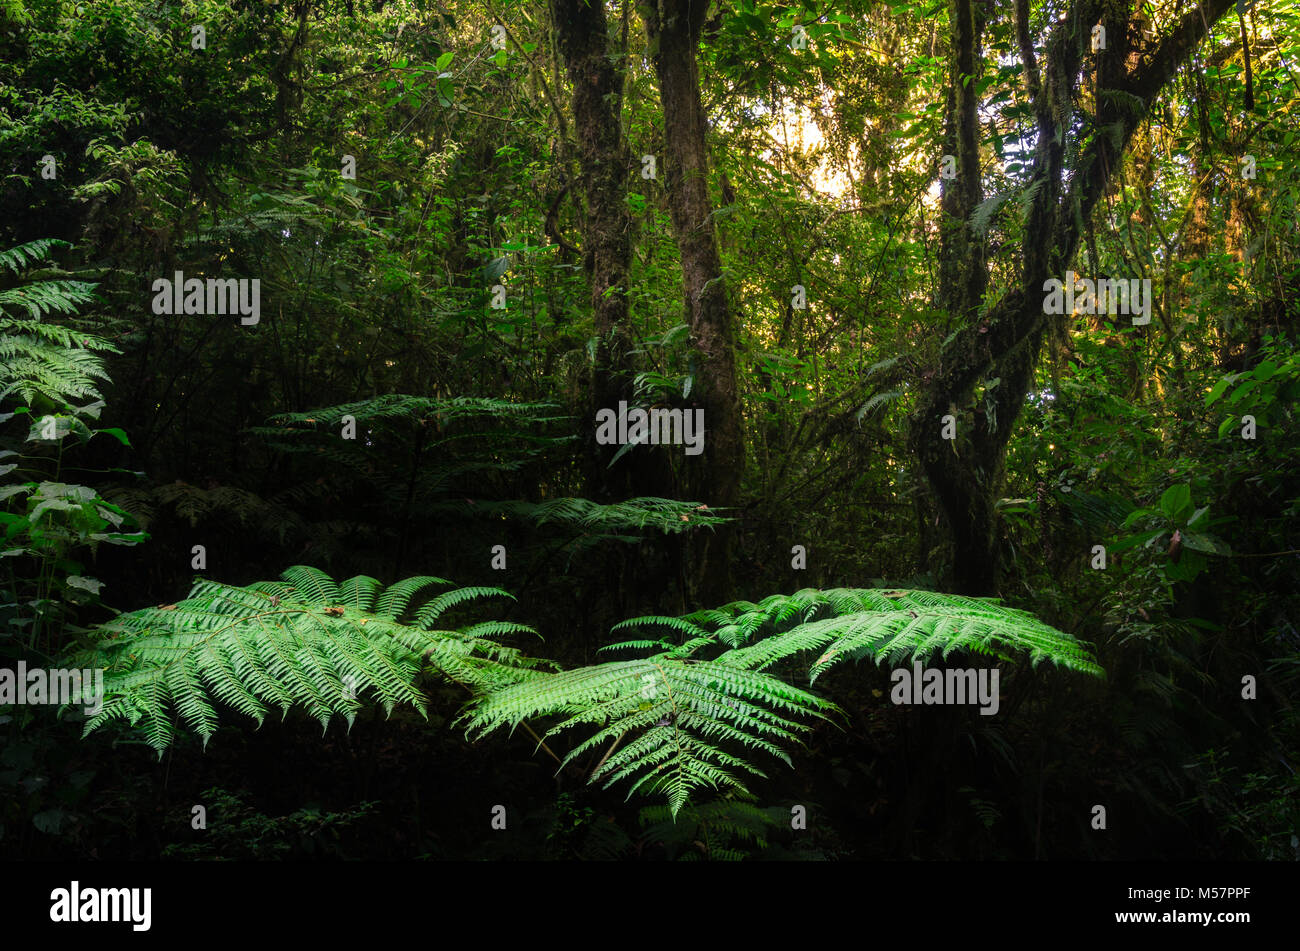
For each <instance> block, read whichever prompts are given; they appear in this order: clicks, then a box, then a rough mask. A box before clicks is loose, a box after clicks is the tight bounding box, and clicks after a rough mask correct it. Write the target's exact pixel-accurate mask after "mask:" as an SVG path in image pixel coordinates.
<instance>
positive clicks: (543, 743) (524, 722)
mask: <svg viewBox="0 0 1300 951" xmlns="http://www.w3.org/2000/svg"><path fill="white" fill-rule="evenodd" d="M519 724H520V725H521V726H522V727H523V728H524V729H525V730H527V731H528V735H529V736H531V737H532V738H533V739H534V740H536V741H537V745H538V746H540V747H541V748H542V749H544V750H546V752H547V753H550V754H551V759H553V760H555V762H557V763H559V764H560V765H561V766H563V765H564V760H562V759H560V758H559V757H558V756H556V755H555V752H554V751H553V750H552V749H551V748H550V747H549V746H547V745H546V741H545V740H543V739H542V738H541V737H540V736H538V735H537V734H536V733H535V732H534V731H533V728H532V727H531V726H529V725H528V721H527V720H520V721H519Z"/></svg>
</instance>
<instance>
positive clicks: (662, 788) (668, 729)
mask: <svg viewBox="0 0 1300 951" xmlns="http://www.w3.org/2000/svg"><path fill="white" fill-rule="evenodd" d="M838 712H840V711H839V710H838V708H837V707H836V706H835V705H834V704H832V703H830V702H829V701H826V700H823V699H821V698H820V697H817V696H815V695H814V694H811V693H808V692H807V691H805V690H801V689H799V688H798V687H793V686H790V685H789V684H787V683H785V682H784V681H782V680H779V679H777V678H776V677H772V676H770V675H768V674H764V673H761V672H758V671H751V670H742V669H740V668H737V667H734V666H730V665H726V664H720V663H716V662H712V661H699V660H691V659H684V658H676V657H668V656H657V657H653V658H648V659H644V660H633V661H623V662H617V663H608V664H597V665H595V666H592V667H582V668H578V669H576V670H568V671H564V672H562V673H556V674H544V675H539V676H537V677H535V678H533V679H531V680H529V681H526V682H523V683H518V684H515V685H511V686H507V687H504V688H501V689H499V690H495V691H493V692H491V693H488V694H487V695H486V696H482V697H479V698H477V699H476V701H475V702H474V704H473V706H472V707H471V708H470V710H469V711H468V712H467V713H466V715H465V717H464V718H463V720H464V721H465V724H466V733H467V736H470V737H477V736H482V735H484V734H486V733H489V732H491V731H493V730H496V729H498V728H500V727H509V728H510V729H511V730H513V729H514V728H515V727H516V726H518V725H519V724H520V723H522V722H523V721H525V720H527V719H531V718H534V717H550V716H556V717H559V718H560V719H559V722H557V723H556V724H555V725H554V726H552V727H551V728H550V729H549V730H548V731H547V732H546V734H545V737H543V739H545V738H546V737H550V736H554V735H556V734H558V733H561V732H564V731H568V730H581V731H582V733H583V734H584V736H583V738H582V739H581V740H580V741H579V742H578V743H577V745H575V746H574V747H573V748H572V749H571V750H570V751H569V753H568V755H567V756H566V757H565V758H564V760H563V765H564V766H568V765H569V764H571V763H573V762H574V761H575V760H577V759H578V758H579V757H586V756H591V757H594V758H595V760H596V765H595V767H594V768H593V769H592V772H591V775H590V777H589V779H590V781H592V782H596V781H601V780H603V781H604V784H605V787H606V788H608V787H609V786H612V785H614V784H615V783H618V782H620V781H626V782H627V784H628V796H629V797H631V795H632V794H633V793H635V792H638V791H641V792H645V793H652V794H659V795H663V796H664V797H666V799H667V801H668V806H669V808H670V809H671V811H672V813H673V814H674V815H676V814H677V812H678V811H680V810H681V809H682V807H683V806H684V805H685V804H686V803H687V801H688V799H689V797H690V795H691V794H692V793H693V792H694V791H695V790H697V789H699V788H701V787H709V788H711V789H714V790H722V789H724V788H726V789H731V790H736V791H739V792H746V791H747V790H746V788H745V785H744V777H745V776H746V774H748V775H754V776H763V775H764V774H763V772H762V771H761V770H760V769H759V768H758V767H757V766H755V765H754V764H753V763H752V762H750V759H751V758H752V756H753V754H756V753H762V754H767V755H770V756H774V757H776V758H778V759H781V760H783V761H784V762H786V763H787V764H788V763H789V762H790V759H789V756H788V755H787V753H786V752H785V747H787V746H789V745H792V744H794V743H797V742H798V739H799V736H800V734H802V733H804V732H806V731H807V730H808V729H810V727H811V721H815V720H817V719H827V718H828V716H829V715H830V714H832V713H838ZM562 768H563V767H562Z"/></svg>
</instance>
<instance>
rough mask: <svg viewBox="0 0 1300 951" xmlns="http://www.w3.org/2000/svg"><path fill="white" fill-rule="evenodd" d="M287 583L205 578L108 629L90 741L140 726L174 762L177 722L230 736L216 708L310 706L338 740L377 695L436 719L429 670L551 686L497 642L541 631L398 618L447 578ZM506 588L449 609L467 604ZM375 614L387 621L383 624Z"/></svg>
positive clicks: (309, 573)
mask: <svg viewBox="0 0 1300 951" xmlns="http://www.w3.org/2000/svg"><path fill="white" fill-rule="evenodd" d="M281 579H282V580H281V581H271V582H259V583H257V584H254V585H250V586H248V587H242V588H241V587H236V586H233V585H226V584H221V583H219V582H215V581H208V580H199V581H197V582H195V584H194V587H193V589H192V590H191V592H190V596H189V597H188V598H187V599H185V600H184V601H180V602H178V603H176V604H174V605H161V606H159V607H156V608H146V609H144V610H140V611H134V612H131V613H129V614H123V615H121V616H119V617H118V618H116V619H115V620H113V621H112V622H110V623H107V624H104V625H101V626H100V628H99V629H98V631H99V633H101V634H104V635H107V637H106V639H105V640H103V641H102V642H101V643H99V644H98V645H97V646H96V647H95V648H94V649H93V650H92V651H91V652H89V653H88V654H86V655H84V656H83V657H82V658H80V661H81V663H82V664H83V665H84V666H88V667H102V668H104V670H105V679H104V690H105V696H104V699H103V705H102V708H101V710H100V712H99V713H98V714H96V715H95V716H93V717H92V718H91V719H90V720H89V721H88V722H87V724H86V728H85V733H86V734H89V733H91V732H92V731H94V730H96V729H98V728H99V727H101V726H102V725H103V724H105V723H107V722H110V721H113V720H125V721H127V722H129V723H131V724H140V725H142V726H143V728H144V730H145V734H146V736H147V737H148V740H149V742H150V743H151V744H152V745H153V746H154V747H155V748H156V749H158V750H159V752H160V754H161V752H162V751H163V750H164V749H165V748H166V746H167V745H168V744H169V743H171V742H172V740H173V738H174V735H175V728H174V725H173V724H174V722H175V721H176V720H179V721H182V722H184V723H185V725H186V726H187V727H189V728H190V729H192V730H194V731H195V732H196V733H198V734H199V735H200V736H201V737H202V738H203V740H204V743H205V744H206V743H207V740H208V739H209V737H211V735H212V734H213V732H214V731H215V730H216V726H217V713H216V708H215V706H214V701H219V702H221V703H224V704H226V705H228V706H230V707H232V708H234V709H235V710H237V711H239V712H240V713H243V714H245V715H247V716H249V717H251V718H252V719H254V720H256V721H257V722H258V723H259V724H260V723H261V722H262V720H263V719H264V717H265V715H266V713H267V710H268V709H269V708H270V707H279V708H280V709H281V710H282V711H284V712H285V713H287V712H288V711H289V709H290V708H291V707H295V706H297V707H301V708H303V709H305V710H306V711H307V712H308V713H310V714H311V715H312V716H313V717H315V718H316V719H317V720H318V721H319V722H320V723H321V725H322V728H328V725H329V721H330V719H331V718H332V717H333V716H335V715H341V716H343V717H344V719H346V720H347V721H348V723H349V724H350V723H351V722H352V720H353V718H354V717H355V715H356V712H357V711H358V710H359V709H360V708H361V699H360V698H361V696H362V695H363V694H364V693H366V692H369V693H371V694H373V695H374V697H375V698H376V699H377V700H378V701H379V702H380V704H381V705H382V706H383V707H384V709H385V710H386V711H387V712H388V713H389V714H391V713H392V711H393V710H394V708H395V707H396V706H397V705H398V704H409V705H410V706H413V707H415V708H416V709H417V710H419V711H420V712H421V714H423V713H424V710H425V699H424V696H423V694H422V693H421V692H420V690H419V689H418V688H417V687H416V681H417V679H418V677H419V675H420V674H421V672H422V671H425V670H428V671H431V672H433V673H435V674H437V675H439V676H441V677H444V678H446V679H448V680H454V681H456V682H459V683H462V684H465V685H466V686H468V687H470V688H471V689H479V690H488V689H493V688H495V687H500V686H502V685H510V684H517V683H521V682H526V681H527V680H529V679H531V678H533V677H537V676H541V672H540V671H538V670H537V669H536V668H537V667H538V666H539V665H541V664H542V663H544V662H542V661H537V660H533V659H531V658H527V657H524V656H523V655H521V654H520V653H519V651H518V650H516V649H514V648H510V647H505V646H503V645H501V644H498V643H496V642H495V641H494V640H493V639H492V638H494V637H498V636H501V635H503V634H510V633H531V632H532V629H531V628H529V627H527V626H526V625H522V624H514V623H510V622H492V621H488V622H480V623H479V624H476V625H474V626H473V627H470V628H466V629H465V630H462V631H430V630H424V629H422V627H421V626H417V625H413V624H403V623H400V622H399V621H398V620H396V615H399V614H401V613H402V612H404V611H405V610H407V608H408V606H409V604H410V602H411V600H412V598H413V596H414V595H416V594H417V593H420V592H421V591H423V589H424V588H425V587H427V584H428V582H429V581H440V579H423V578H420V579H408V580H407V581H404V582H399V583H398V584H397V585H394V586H393V588H389V589H383V587H382V585H380V583H379V582H377V581H376V580H375V579H373V578H368V577H365V576H359V577H356V578H351V579H349V580H347V581H344V582H342V583H341V584H336V583H335V582H334V581H333V580H332V579H330V578H329V576H328V575H326V574H325V573H324V572H322V571H320V570H319V569H316V568H311V567H307V566H301V565H299V566H294V567H292V568H289V569H286V570H285V571H284V573H283V574H282V575H281ZM441 583H445V582H441ZM393 589H397V590H396V591H394V590H393ZM496 590H497V589H478V588H473V589H463V591H464V592H467V593H466V594H463V595H462V593H461V592H459V591H451V592H447V593H446V594H444V595H442V596H440V597H441V598H442V599H443V600H444V603H459V602H460V601H464V600H468V599H469V598H473V597H479V596H481V595H482V592H484V591H492V592H494V593H495V592H496ZM375 603H378V604H380V605H382V606H384V607H383V612H381V613H371V611H370V610H369V608H370V606H371V605H374V604H375ZM440 611H441V609H439V610H438V611H435V612H434V614H435V615H436V614H437V613H440ZM385 612H387V613H385ZM142 721H143V722H142Z"/></svg>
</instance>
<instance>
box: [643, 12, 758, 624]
mask: <svg viewBox="0 0 1300 951" xmlns="http://www.w3.org/2000/svg"><path fill="white" fill-rule="evenodd" d="M708 6H709V4H708V2H707V0H644V2H642V3H641V4H640V5H639V7H638V9H639V10H640V12H641V16H642V19H643V20H644V22H645V27H646V36H647V39H648V41H649V48H650V55H651V58H652V59H653V61H654V66H655V73H656V75H657V77H658V80H659V95H660V98H661V100H662V102H663V111H664V141H665V146H666V152H667V154H666V156H665V161H664V162H663V163H662V164H663V166H664V173H665V179H666V182H665V184H666V189H667V196H668V209H669V214H670V216H671V217H672V222H673V231H674V234H675V235H676V239H677V246H678V249H679V251H680V253H681V268H682V289H683V292H684V295H685V298H686V302H685V303H686V314H687V319H688V322H689V324H690V328H691V340H692V343H693V344H694V346H695V348H696V350H697V351H698V352H699V354H700V358H701V367H700V372H699V373H698V375H697V376H698V378H697V380H696V387H697V391H698V393H699V399H700V402H701V404H702V406H703V409H704V423H705V439H704V454H703V462H704V472H703V475H702V478H701V483H700V486H699V491H700V492H701V493H702V494H703V496H704V501H705V502H706V503H707V504H708V505H709V506H710V507H714V508H717V507H727V508H731V507H734V506H736V504H737V503H738V502H739V499H740V480H741V474H742V472H743V467H744V455H745V454H744V438H743V436H744V434H743V426H742V420H741V406H740V391H739V386H738V384H737V379H736V340H735V328H734V325H733V317H732V312H731V307H730V304H729V302H728V299H727V288H726V284H725V282H724V281H723V277H722V261H721V258H720V256H719V253H718V239H717V233H716V231H715V229H714V225H713V205H712V202H711V200H710V198H709V190H708V167H709V163H708V152H707V148H706V145H705V128H706V121H705V116H704V106H703V104H702V102H701V100H700V80H699V69H698V66H697V63H696V58H695V54H696V48H697V46H698V44H699V40H700V32H701V29H702V28H703V26H704V20H705V14H706V12H707V10H708ZM731 536H732V532H731V531H729V530H727V529H725V528H720V529H719V530H718V531H717V532H716V533H715V534H713V535H712V536H706V538H705V540H704V544H703V545H702V548H703V550H702V551H701V553H700V555H699V558H700V568H699V574H700V579H701V582H702V585H703V587H704V589H705V590H706V591H707V593H708V598H709V599H710V600H714V601H716V600H717V599H719V598H722V597H726V596H727V594H728V593H729V588H730V584H729V549H730V547H731Z"/></svg>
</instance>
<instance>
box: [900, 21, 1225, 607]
mask: <svg viewBox="0 0 1300 951" xmlns="http://www.w3.org/2000/svg"><path fill="white" fill-rule="evenodd" d="M1232 3H1233V0H1204V2H1203V3H1200V4H1199V5H1197V6H1196V7H1193V8H1192V9H1190V10H1189V11H1188V12H1187V13H1185V14H1184V15H1183V16H1182V17H1181V18H1179V19H1178V21H1177V22H1176V23H1175V25H1174V26H1173V28H1172V29H1170V30H1169V31H1167V33H1166V34H1165V35H1164V37H1163V38H1162V39H1161V40H1160V42H1159V44H1158V45H1157V46H1156V48H1155V50H1154V51H1153V52H1151V53H1150V54H1149V55H1146V56H1142V57H1133V56H1131V55H1130V54H1131V53H1132V51H1133V47H1134V41H1135V40H1136V39H1137V35H1138V34H1139V32H1140V30H1141V26H1140V25H1139V23H1138V21H1137V20H1136V19H1134V15H1133V12H1132V10H1131V6H1132V5H1131V4H1129V3H1125V2H1123V0H1076V2H1075V3H1073V4H1071V5H1070V6H1069V8H1068V9H1067V10H1066V12H1065V15H1064V16H1063V17H1062V18H1061V19H1060V20H1058V21H1056V22H1055V23H1054V24H1053V25H1052V27H1051V32H1050V34H1049V36H1048V39H1047V43H1046V50H1045V58H1044V69H1043V73H1042V75H1041V76H1040V73H1039V68H1038V57H1037V55H1036V53H1035V51H1034V47H1033V37H1032V35H1031V33H1030V26H1029V4H1028V0H1015V4H1014V11H1015V19H1016V35H1017V40H1018V42H1019V46H1020V55H1021V60H1022V63H1023V65H1024V71H1025V85H1026V88H1027V90H1028V93H1029V98H1030V100H1031V102H1032V104H1033V107H1034V112H1035V115H1036V117H1037V127H1038V128H1037V141H1036V143H1035V158H1034V164H1033V171H1032V174H1031V178H1030V181H1029V183H1028V185H1027V187H1026V190H1025V193H1024V198H1023V200H1024V201H1025V203H1026V205H1027V207H1026V211H1025V229H1024V240H1023V246H1022V258H1021V268H1020V275H1019V280H1018V281H1016V282H1015V284H1014V285H1013V286H1012V287H1010V288H1009V289H1008V290H1007V291H1005V292H1004V293H1003V294H1002V295H1001V297H999V298H998V299H996V300H995V301H993V302H992V303H990V304H988V305H987V307H986V308H985V307H982V303H983V302H982V300H981V297H982V296H983V295H984V288H985V287H986V286H987V277H986V276H984V277H981V276H979V275H976V274H975V273H974V272H973V271H972V270H971V269H972V268H975V267H978V268H979V269H980V270H983V268H984V265H983V263H982V260H983V258H984V257H985V254H984V247H985V243H986V240H987V239H986V238H984V237H981V236H976V235H973V234H971V233H970V231H969V229H968V228H967V227H966V224H965V220H960V221H959V220H957V218H958V216H961V217H962V218H963V219H966V218H968V217H969V214H970V211H971V210H972V208H973V204H972V203H973V202H975V201H977V200H978V197H979V187H978V184H977V182H971V181H969V180H968V181H965V182H962V181H961V180H960V178H959V180H958V181H957V182H956V183H954V184H953V185H951V186H950V187H948V189H947V190H946V191H945V194H944V212H945V214H946V216H947V219H948V220H947V221H946V222H945V225H944V228H943V230H942V231H941V242H942V243H941V253H940V286H939V287H938V288H937V290H936V295H935V296H936V302H937V303H938V304H939V305H940V306H941V307H943V308H944V309H946V310H947V311H948V312H949V313H950V314H952V315H953V316H954V317H956V318H958V319H959V320H960V321H961V324H960V326H959V329H958V331H957V332H956V334H955V335H954V336H953V338H952V339H951V340H950V341H949V342H948V344H947V345H946V346H945V347H944V348H943V351H942V353H941V355H940V360H939V365H938V367H936V368H935V370H934V371H933V375H932V377H931V379H930V382H929V384H928V386H927V388H926V391H925V393H924V394H923V395H922V397H921V399H920V401H919V404H918V407H917V411H916V413H915V414H914V416H913V418H912V420H911V427H910V438H909V444H910V448H911V450H912V452H913V453H914V454H915V455H916V456H917V458H918V460H919V461H920V463H921V466H922V468H923V470H924V472H925V474H926V477H927V478H928V479H929V481H930V484H931V485H932V486H933V487H934V490H935V494H936V495H937V497H938V500H939V505H940V507H941V509H942V510H943V512H944V514H945V516H946V517H947V522H948V527H949V531H950V534H951V537H952V543H953V553H952V561H953V583H954V587H955V589H956V590H957V591H959V592H961V593H966V594H993V593H996V591H997V584H998V564H999V553H1000V548H1001V546H1000V545H999V543H998V542H999V539H998V525H997V518H996V510H995V508H994V505H995V500H996V498H997V494H998V492H999V490H1000V489H1001V485H1002V476H1003V464H1004V462H1005V457H1006V446H1007V441H1008V440H1009V439H1010V436H1011V430H1012V426H1013V425H1014V423H1015V421H1016V418H1017V417H1018V416H1019V414H1020V410H1021V408H1022V407H1023V406H1024V403H1025V398H1026V396H1027V394H1028V392H1029V387H1030V386H1031V384H1032V382H1033V376H1034V370H1035V368H1036V367H1037V364H1038V358H1039V354H1040V351H1041V349H1042V342H1043V334H1044V331H1045V330H1046V329H1047V320H1048V316H1047V315H1046V314H1044V312H1043V310H1044V308H1043V299H1044V287H1043V284H1044V282H1045V281H1046V280H1047V279H1048V278H1051V277H1055V278H1058V279H1062V280H1063V279H1064V277H1065V274H1064V272H1065V269H1066V268H1067V266H1069V264H1070V263H1071V262H1072V261H1073V260H1074V257H1075V253H1076V251H1077V249H1078V246H1079V240H1080V236H1081V232H1082V229H1083V227H1084V222H1085V221H1086V220H1087V219H1088V218H1089V217H1090V216H1091V215H1092V211H1093V208H1094V207H1095V205H1096V203H1097V202H1098V200H1099V199H1100V198H1101V197H1102V195H1103V194H1104V193H1105V190H1106V188H1107V187H1108V185H1109V184H1110V181H1111V178H1112V176H1113V174H1114V173H1115V171H1116V170H1117V168H1118V167H1119V164H1120V162H1121V161H1122V160H1123V156H1124V151H1125V149H1126V148H1127V147H1128V144H1129V141H1130V139H1131V138H1132V136H1133V132H1134V130H1135V129H1136V128H1137V126H1138V124H1139V123H1140V122H1141V121H1142V118H1143V117H1144V116H1145V114H1146V112H1147V110H1149V109H1150V106H1151V104H1152V102H1153V101H1154V99H1155V97H1156V96H1157V94H1158V93H1159V92H1160V90H1161V89H1162V88H1163V87H1164V85H1165V83H1167V82H1168V81H1169V79H1170V78H1171V77H1172V76H1173V75H1174V72H1175V71H1176V70H1177V67H1178V65H1179V64H1180V63H1181V62H1183V60H1184V59H1185V58H1186V57H1187V55H1188V54H1189V53H1190V52H1191V51H1192V50H1193V49H1194V48H1195V47H1196V46H1197V45H1198V44H1199V43H1200V42H1201V41H1202V40H1203V39H1204V38H1205V36H1206V34H1207V33H1208V32H1209V29H1210V26H1211V25H1212V24H1214V23H1215V22H1217V21H1218V19H1219V18H1220V17H1222V16H1223V14H1224V13H1225V12H1226V11H1227V10H1228V8H1229V7H1231V6H1232ZM949 21H950V23H951V24H952V40H953V49H952V56H951V60H950V62H951V71H952V73H951V76H950V86H951V88H952V93H951V94H950V95H949V97H948V103H949V119H948V130H949V135H950V138H949V145H950V147H951V148H953V149H954V150H955V151H954V152H953V153H952V154H953V155H954V156H955V157H956V158H957V166H958V175H959V176H969V175H971V174H972V171H971V170H972V169H975V170H976V174H977V170H978V148H979V142H978V139H977V138H976V136H977V135H978V129H979V123H978V121H977V109H978V99H977V97H976V96H975V95H973V94H972V93H971V90H974V89H976V88H977V86H976V80H975V79H974V78H973V77H972V78H970V79H968V80H963V74H965V75H971V74H972V73H974V72H975V70H976V61H977V59H978V56H979V50H980V33H981V31H982V24H981V16H980V14H979V12H978V6H977V3H976V2H975V0H950V4H949ZM1098 23H1102V24H1103V25H1104V26H1105V27H1106V36H1107V40H1108V42H1107V45H1106V48H1105V49H1103V50H1100V51H1097V52H1092V51H1091V43H1090V41H1091V35H1092V27H1093V26H1094V25H1095V24H1098ZM1093 69H1095V71H1096V76H1095V81H1096V88H1097V90H1098V94H1097V96H1096V101H1095V110H1094V115H1093V116H1092V117H1091V121H1090V122H1088V123H1084V129H1085V130H1087V129H1088V128H1089V127H1091V128H1092V129H1093V130H1096V131H1094V132H1087V131H1085V132H1084V133H1083V135H1084V136H1085V137H1084V138H1083V140H1082V141H1080V142H1079V143H1078V149H1077V150H1075V151H1074V152H1073V154H1074V156H1075V158H1074V159H1073V161H1072V162H1071V163H1070V165H1069V166H1068V167H1067V166H1066V164H1065V155H1066V148H1065V142H1066V138H1067V137H1068V136H1070V135H1073V134H1074V132H1073V131H1072V130H1073V129H1074V127H1075V123H1074V122H1073V114H1074V112H1075V109H1076V92H1077V91H1078V89H1079V87H1080V84H1081V81H1082V79H1083V76H1084V75H1085V73H1086V72H1087V71H1089V70H1093ZM976 262H979V263H978V264H977V263H976ZM1065 319H1067V320H1068V319H1070V318H1069V315H1066V316H1065ZM995 380H996V381H997V382H996V385H995V384H994V381H995ZM981 383H982V384H984V385H985V393H984V398H983V399H982V400H979V399H978V398H977V395H976V391H977V388H978V387H979V386H980V384H981ZM948 414H952V415H953V416H955V417H956V421H957V439H956V440H947V439H944V438H943V425H942V418H943V417H944V416H945V415H948Z"/></svg>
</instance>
